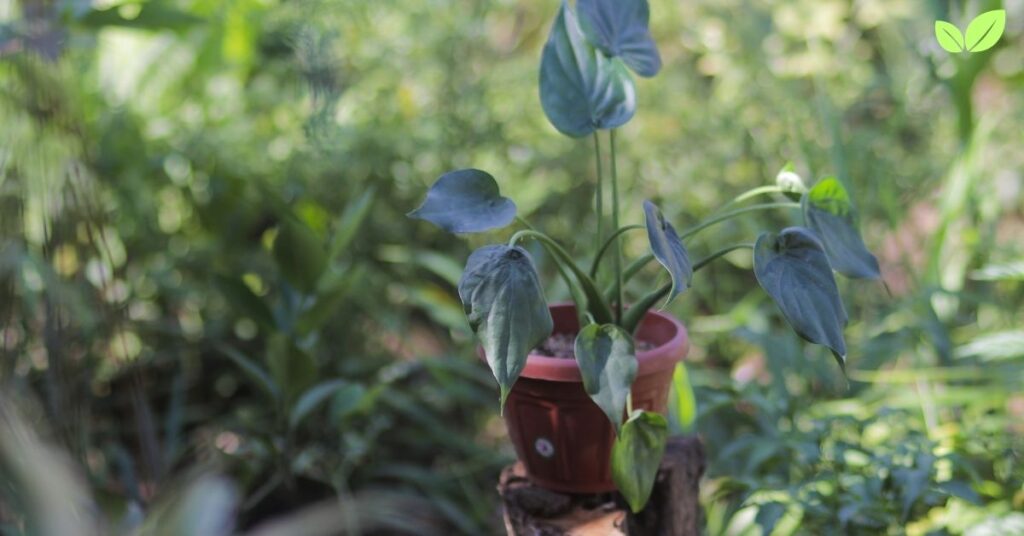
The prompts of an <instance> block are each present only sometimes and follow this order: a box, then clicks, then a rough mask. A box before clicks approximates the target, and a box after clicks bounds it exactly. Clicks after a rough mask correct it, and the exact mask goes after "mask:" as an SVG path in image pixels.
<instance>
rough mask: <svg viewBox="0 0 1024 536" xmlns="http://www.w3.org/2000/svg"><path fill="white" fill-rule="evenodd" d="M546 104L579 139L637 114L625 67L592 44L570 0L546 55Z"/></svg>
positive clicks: (550, 116) (542, 68)
mask: <svg viewBox="0 0 1024 536" xmlns="http://www.w3.org/2000/svg"><path fill="white" fill-rule="evenodd" d="M540 103H541V107H543V108H544V114H545V115H547V117H548V120H550V121H551V124H552V125H554V126H555V128H557V129H558V130H559V132H561V133H563V134H565V135H567V136H572V137H574V138H579V137H583V136H586V135H588V134H590V133H592V132H594V131H595V130H597V129H609V128H615V127H618V126H621V125H624V124H625V123H626V122H627V121H629V120H630V119H631V118H632V117H633V114H634V113H635V112H636V88H635V86H634V85H633V78H632V77H631V76H630V75H629V72H628V71H627V70H626V67H625V65H624V64H623V63H622V61H621V60H619V59H616V58H609V57H607V56H605V55H604V54H603V53H601V51H599V50H597V49H596V48H594V47H593V46H592V45H591V44H590V43H589V42H587V39H586V37H584V35H583V30H582V29H580V25H579V22H578V20H577V18H576V14H575V13H574V12H573V10H572V9H570V8H569V4H568V3H567V2H565V1H563V2H562V7H561V8H560V10H559V12H558V16H557V17H556V18H555V23H554V26H552V27H551V34H550V35H549V36H548V41H547V44H545V45H544V52H543V53H542V55H541V60H540Z"/></svg>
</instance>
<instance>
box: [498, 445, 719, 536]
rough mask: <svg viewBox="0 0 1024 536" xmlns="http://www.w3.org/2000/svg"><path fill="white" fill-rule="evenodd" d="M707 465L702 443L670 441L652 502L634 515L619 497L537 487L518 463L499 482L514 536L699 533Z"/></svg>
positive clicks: (672, 535) (675, 535)
mask: <svg viewBox="0 0 1024 536" xmlns="http://www.w3.org/2000/svg"><path fill="white" fill-rule="evenodd" d="M704 467H705V460H704V448H703V446H702V445H701V443H700V440H699V439H697V438H696V437H682V438H673V439H671V440H669V442H668V446H667V447H666V448H665V457H664V459H663V460H662V462H661V468H660V469H659V470H658V477H657V480H656V481H655V484H654V490H653V491H652V492H651V500H650V501H649V502H648V503H647V506H646V507H645V508H644V509H643V510H641V511H640V512H639V513H638V514H635V515H634V514H631V513H630V511H629V507H628V506H627V505H626V503H625V501H624V500H623V499H622V497H621V496H619V494H618V493H604V494H597V495H570V494H565V493H559V492H556V491H550V490H546V489H544V488H541V487H539V486H536V485H535V484H533V483H532V482H530V480H529V479H527V478H526V472H525V470H524V469H523V465H522V464H521V463H519V462H516V463H515V464H513V465H510V466H508V467H506V468H505V469H504V470H503V471H502V472H501V479H500V481H499V482H498V493H499V494H500V495H501V499H502V505H503V510H504V518H505V530H506V531H507V532H508V534H509V536H623V535H628V536H691V535H697V534H700V525H701V523H700V521H701V512H700V502H699V484H700V478H701V476H702V475H703V474H704Z"/></svg>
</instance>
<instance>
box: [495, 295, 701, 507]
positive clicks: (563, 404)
mask: <svg viewBox="0 0 1024 536" xmlns="http://www.w3.org/2000/svg"><path fill="white" fill-rule="evenodd" d="M551 316H552V317H553V319H554V324H555V329H554V332H555V333H576V332H577V331H579V322H578V319H577V317H576V307H575V306H574V305H572V304H558V305H552V306H551ZM636 339H637V340H638V341H645V342H648V343H651V344H653V345H655V347H654V348H652V349H650V350H647V351H643V352H639V353H638V354H637V361H638V364H639V366H638V369H637V376H636V380H635V381H634V383H633V388H632V396H633V407H634V408H642V409H645V410H649V411H657V412H660V413H665V408H666V403H667V401H668V394H669V389H670V386H671V383H672V372H673V370H674V369H675V365H676V363H677V362H679V361H681V360H682V359H683V357H685V355H686V353H687V351H688V350H689V340H688V338H687V335H686V329H685V328H684V327H683V325H682V323H680V322H679V321H678V320H676V319H675V318H673V317H671V316H669V315H667V314H664V313H660V312H655V311H652V312H649V313H647V316H645V317H644V320H643V321H642V322H641V324H640V327H639V329H638V330H637V337H636ZM505 424H506V426H507V427H508V433H509V437H510V438H511V439H512V443H513V446H514V447H515V450H516V454H517V455H518V456H519V460H520V461H522V462H523V465H524V466H525V468H526V473H527V475H528V476H529V477H530V479H531V480H532V481H533V482H534V483H536V484H537V485H539V486H541V487H544V488H547V489H551V490H555V491H561V492H567V493H603V492H608V491H613V490H614V489H615V484H614V482H612V476H611V451H612V444H613V443H614V441H615V435H614V430H613V429H612V425H611V423H610V422H609V421H608V417H607V416H605V414H604V412H602V411H601V409H600V408H599V407H597V405H596V404H594V402H593V401H592V400H591V399H590V397H589V396H588V395H587V393H586V391H585V390H584V389H583V380H582V377H581V376H580V371H579V368H578V367H577V365H576V360H575V359H565V358H554V357H547V356H542V355H534V354H531V355H530V356H529V358H528V359H527V363H526V367H525V368H524V369H523V373H522V374H521V375H520V377H519V379H518V380H517V381H516V383H515V385H514V386H513V387H512V391H511V392H510V393H509V396H508V400H507V402H506V405H505Z"/></svg>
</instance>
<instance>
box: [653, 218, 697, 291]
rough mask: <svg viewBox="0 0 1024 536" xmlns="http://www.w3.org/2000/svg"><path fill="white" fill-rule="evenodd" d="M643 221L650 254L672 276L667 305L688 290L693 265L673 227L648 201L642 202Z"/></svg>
mask: <svg viewBox="0 0 1024 536" xmlns="http://www.w3.org/2000/svg"><path fill="white" fill-rule="evenodd" d="M644 220H645V222H646V224H647V240H648V241H649V242H650V244H651V253H653V254H654V258H655V259H658V262H660V263H661V265H662V266H664V267H665V269H666V270H668V273H669V275H671V276H672V290H671V291H670V292H669V293H668V300H667V301H666V302H665V304H666V305H668V303H670V302H671V301H672V300H673V299H675V297H676V296H678V295H680V294H682V293H683V292H686V289H688V288H690V281H691V280H692V279H693V265H692V264H691V263H690V255H689V254H688V253H687V251H686V246H684V245H683V241H682V240H680V239H679V235H678V234H677V233H676V229H675V227H672V224H671V223H669V222H668V221H666V220H665V217H664V216H662V215H661V211H660V210H658V207H656V206H655V205H654V203H651V202H650V201H644Z"/></svg>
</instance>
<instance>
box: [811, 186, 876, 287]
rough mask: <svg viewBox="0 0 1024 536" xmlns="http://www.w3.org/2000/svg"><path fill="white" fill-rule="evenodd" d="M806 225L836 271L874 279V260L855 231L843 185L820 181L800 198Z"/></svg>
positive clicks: (851, 212)
mask: <svg viewBox="0 0 1024 536" xmlns="http://www.w3.org/2000/svg"><path fill="white" fill-rule="evenodd" d="M801 204H802V205H803V212H804V219H805V220H806V222H807V226H808V227H810V228H811V229H812V230H814V232H816V233H818V236H819V237H821V242H822V245H823V246H824V247H825V253H826V254H827V255H828V260H829V262H830V263H831V264H832V268H834V269H835V270H836V271H837V272H839V273H841V274H843V275H845V276H847V277H854V278H861V279H878V278H879V277H881V272H880V271H879V269H878V260H877V259H875V256H874V255H872V254H871V252H870V251H868V248H867V247H866V246H865V245H864V240H862V239H861V237H860V233H858V232H857V215H856V211H855V210H854V207H853V203H851V202H850V196H849V195H848V194H847V193H846V188H844V187H843V183H841V182H839V180H838V179H836V178H834V177H829V178H827V179H823V180H821V181H820V182H818V184H815V185H814V187H813V188H811V189H810V191H808V192H807V193H806V194H804V196H803V200H802V203H801Z"/></svg>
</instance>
